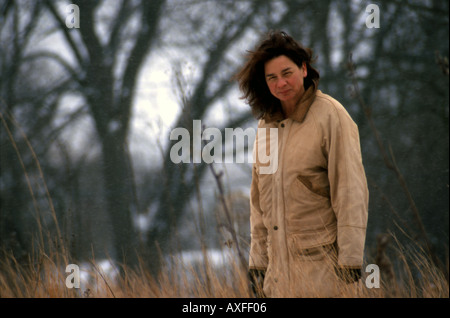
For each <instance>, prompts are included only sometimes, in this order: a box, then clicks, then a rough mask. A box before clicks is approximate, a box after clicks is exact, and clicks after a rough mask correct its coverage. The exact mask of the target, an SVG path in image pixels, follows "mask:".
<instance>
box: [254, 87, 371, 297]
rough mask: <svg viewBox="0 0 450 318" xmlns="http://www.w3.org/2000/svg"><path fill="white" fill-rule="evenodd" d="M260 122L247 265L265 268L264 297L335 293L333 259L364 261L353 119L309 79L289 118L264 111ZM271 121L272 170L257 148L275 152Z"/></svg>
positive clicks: (363, 187)
mask: <svg viewBox="0 0 450 318" xmlns="http://www.w3.org/2000/svg"><path fill="white" fill-rule="evenodd" d="M262 128H266V130H265V132H266V134H261V133H258V134H257V138H256V141H255V148H254V154H255V156H256V160H255V164H254V165H253V177H252V184H251V194H250V197H251V198H250V205H251V215H250V223H251V247H250V258H249V262H250V264H249V265H250V268H251V269H265V270H266V277H265V281H264V292H265V294H266V295H267V296H269V297H302V296H306V297H308V296H312V297H315V296H318V297H322V296H324V297H328V296H336V292H337V287H336V286H338V285H339V284H340V283H339V281H338V280H337V277H336V275H335V273H334V267H335V266H336V265H338V266H347V267H353V268H361V266H362V263H363V252H364V242H365V235H366V224H367V217H368V199H369V194H368V188H367V182H366V176H365V172H364V168H363V164H362V158H361V149H360V142H359V133H358V127H357V125H356V124H355V123H354V121H353V120H352V119H351V118H350V116H349V114H348V113H347V111H346V110H345V109H344V107H343V106H342V105H341V104H340V103H339V102H338V101H336V100H335V99H333V98H332V97H330V96H328V95H326V94H324V93H322V92H321V91H320V90H317V89H316V87H315V86H314V85H312V86H311V87H310V88H309V89H308V90H307V91H306V92H305V94H304V95H303V97H302V99H301V101H300V102H299V104H298V105H297V108H296V111H295V113H294V114H293V116H291V118H287V119H284V118H283V116H282V115H281V114H275V115H273V116H271V117H268V116H266V117H265V118H264V119H261V120H260V122H259V124H258V131H260V130H261V129H262ZM270 128H276V129H277V130H276V131H277V137H278V138H277V139H276V140H277V143H278V145H277V146H278V147H277V148H276V149H277V152H276V155H277V158H278V160H277V162H276V165H277V167H276V171H274V172H273V173H267V169H266V170H263V169H264V168H267V165H268V164H267V160H266V159H264V161H263V162H265V163H266V164H263V163H262V162H261V160H260V157H261V156H260V155H258V151H262V150H261V149H259V148H258V147H259V146H260V145H262V144H264V146H265V151H266V154H269V153H271V152H270V151H272V153H275V152H274V150H275V147H274V146H272V147H273V148H274V149H270V146H269V144H270V142H269V141H270ZM272 137H274V136H273V135H272ZM263 139H264V140H263ZM272 142H273V139H272ZM270 164H274V162H273V161H272V162H271V163H270ZM274 170H275V169H274ZM262 172H264V173H262Z"/></svg>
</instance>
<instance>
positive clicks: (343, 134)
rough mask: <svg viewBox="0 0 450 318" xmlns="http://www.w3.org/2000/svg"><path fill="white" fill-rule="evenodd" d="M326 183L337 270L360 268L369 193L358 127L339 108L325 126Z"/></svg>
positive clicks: (341, 108)
mask: <svg viewBox="0 0 450 318" xmlns="http://www.w3.org/2000/svg"><path fill="white" fill-rule="evenodd" d="M328 127H329V131H328V136H327V139H328V141H327V144H328V179H329V183H330V196H331V204H332V206H333V210H334V212H335V214H336V219H337V245H338V266H342V267H349V268H361V267H362V264H363V256H364V243H365V238H366V227H367V218H368V201H369V192H368V188H367V180H366V175H365V172H364V167H363V164H362V155H361V147H360V140H359V132H358V127H357V125H356V124H355V123H354V121H353V120H352V119H351V117H350V115H349V114H348V113H347V111H346V110H345V109H344V108H343V107H342V106H341V105H339V107H336V108H334V109H333V112H332V115H331V116H330V117H329V122H328Z"/></svg>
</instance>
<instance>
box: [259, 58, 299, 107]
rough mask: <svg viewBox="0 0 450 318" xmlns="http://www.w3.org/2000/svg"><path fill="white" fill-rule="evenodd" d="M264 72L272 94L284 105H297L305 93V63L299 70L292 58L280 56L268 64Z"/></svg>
mask: <svg viewBox="0 0 450 318" xmlns="http://www.w3.org/2000/svg"><path fill="white" fill-rule="evenodd" d="M264 72H265V77H266V83H267V86H268V87H269V90H270V92H271V93H272V95H273V96H275V97H276V98H278V99H279V100H280V101H281V103H282V104H291V105H294V104H296V103H297V102H298V101H299V100H300V98H301V97H302V95H303V93H304V92H305V88H304V86H303V80H304V78H305V77H306V76H307V71H306V64H305V63H303V65H302V67H301V68H299V67H298V66H297V64H295V63H294V62H293V61H292V60H291V59H290V58H288V57H287V56H285V55H280V56H278V57H275V58H273V59H271V60H270V61H268V62H266V64H265V65H264Z"/></svg>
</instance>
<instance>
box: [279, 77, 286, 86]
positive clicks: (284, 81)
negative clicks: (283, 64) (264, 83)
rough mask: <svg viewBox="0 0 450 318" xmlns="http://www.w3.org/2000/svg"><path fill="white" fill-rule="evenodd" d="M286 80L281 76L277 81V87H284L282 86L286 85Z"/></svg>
mask: <svg viewBox="0 0 450 318" xmlns="http://www.w3.org/2000/svg"><path fill="white" fill-rule="evenodd" d="M286 83H287V82H286V80H285V79H284V78H280V79H279V80H278V82H277V87H278V88H282V87H284V86H286Z"/></svg>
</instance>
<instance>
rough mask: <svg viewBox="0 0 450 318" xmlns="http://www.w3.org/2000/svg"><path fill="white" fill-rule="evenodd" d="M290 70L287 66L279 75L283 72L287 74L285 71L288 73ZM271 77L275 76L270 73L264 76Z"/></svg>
mask: <svg viewBox="0 0 450 318" xmlns="http://www.w3.org/2000/svg"><path fill="white" fill-rule="evenodd" d="M290 70H291V67H290V66H289V67H286V68H285V69H283V70H281V73H284V72H287V71H290ZM272 76H275V74H273V73H270V74H267V75H266V77H272Z"/></svg>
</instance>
